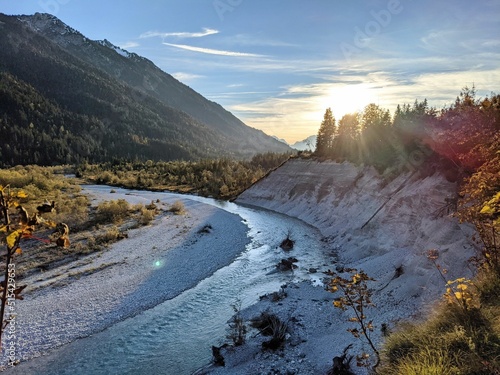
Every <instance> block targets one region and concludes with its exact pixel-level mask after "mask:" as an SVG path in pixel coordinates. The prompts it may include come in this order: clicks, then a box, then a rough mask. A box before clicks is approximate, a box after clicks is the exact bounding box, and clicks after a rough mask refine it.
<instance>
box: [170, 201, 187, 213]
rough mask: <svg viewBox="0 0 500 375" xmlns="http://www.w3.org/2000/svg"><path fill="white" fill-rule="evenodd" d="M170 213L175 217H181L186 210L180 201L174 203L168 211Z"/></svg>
mask: <svg viewBox="0 0 500 375" xmlns="http://www.w3.org/2000/svg"><path fill="white" fill-rule="evenodd" d="M169 211H170V212H173V213H174V214H176V215H182V214H184V212H186V208H185V207H184V203H182V202H181V201H175V202H174V203H173V204H172V206H170V209H169Z"/></svg>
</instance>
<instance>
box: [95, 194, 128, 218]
mask: <svg viewBox="0 0 500 375" xmlns="http://www.w3.org/2000/svg"><path fill="white" fill-rule="evenodd" d="M129 212H130V205H129V203H128V202H127V201H126V200H125V199H118V200H112V201H106V202H102V203H99V205H98V206H97V219H98V221H99V222H113V223H118V222H120V221H122V220H123V219H125V218H126V217H127V216H128V215H129Z"/></svg>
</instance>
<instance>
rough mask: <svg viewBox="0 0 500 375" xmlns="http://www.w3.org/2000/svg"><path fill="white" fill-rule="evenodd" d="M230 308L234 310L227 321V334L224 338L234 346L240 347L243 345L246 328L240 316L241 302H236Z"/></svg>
mask: <svg viewBox="0 0 500 375" xmlns="http://www.w3.org/2000/svg"><path fill="white" fill-rule="evenodd" d="M231 307H232V308H233V310H234V315H233V316H232V318H231V319H230V320H229V323H228V324H229V333H228V335H227V336H226V337H227V338H228V339H230V340H231V341H232V342H233V345H234V346H240V345H243V344H244V343H245V337H246V333H247V326H246V325H245V321H244V320H243V317H242V316H241V302H239V301H238V302H237V303H235V304H234V305H231Z"/></svg>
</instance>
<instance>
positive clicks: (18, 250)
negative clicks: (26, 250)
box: [16, 247, 23, 255]
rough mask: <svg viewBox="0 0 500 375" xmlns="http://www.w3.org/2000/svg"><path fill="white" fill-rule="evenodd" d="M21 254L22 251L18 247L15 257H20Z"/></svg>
mask: <svg viewBox="0 0 500 375" xmlns="http://www.w3.org/2000/svg"><path fill="white" fill-rule="evenodd" d="M22 253H23V251H22V250H21V248H20V247H18V248H17V249H16V254H17V255H21V254H22Z"/></svg>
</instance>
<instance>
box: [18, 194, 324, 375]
mask: <svg viewBox="0 0 500 375" xmlns="http://www.w3.org/2000/svg"><path fill="white" fill-rule="evenodd" d="M110 189H111V188H110V187H108V186H88V187H85V190H86V191H88V192H90V193H93V194H99V193H100V192H105V191H106V192H109V190H110ZM115 190H116V194H115V196H116V198H120V197H122V196H131V195H133V196H136V197H141V198H144V199H145V200H147V201H151V200H153V199H158V198H159V199H164V198H169V199H170V198H172V197H177V198H178V199H182V200H183V201H185V202H188V203H189V200H192V201H198V202H202V203H205V204H208V205H213V206H216V207H218V208H220V209H222V210H225V211H227V212H230V213H233V214H237V215H239V216H240V217H241V220H242V221H243V222H244V223H245V224H246V225H247V226H248V228H249V230H248V236H249V239H250V243H249V245H248V246H247V247H246V249H245V251H244V252H243V253H241V254H240V255H239V256H238V257H237V258H236V259H235V260H234V261H233V262H232V263H231V264H229V265H228V266H226V267H223V268H221V269H219V270H217V271H216V272H215V273H214V274H213V275H211V276H210V277H208V278H206V279H204V280H202V281H201V282H200V283H198V284H197V285H196V286H195V287H194V288H192V289H189V290H186V291H185V292H183V293H181V294H179V295H178V296H176V297H175V298H172V299H169V300H166V301H164V302H162V303H160V304H159V305H157V306H155V307H154V308H152V309H149V310H146V311H143V312H142V313H140V314H138V315H136V316H134V317H132V318H129V319H126V320H123V321H120V322H118V323H116V324H114V325H112V326H110V327H108V328H107V329H105V330H104V331H102V332H98V333H96V334H94V335H92V336H89V337H85V338H81V339H78V340H75V341H73V342H72V343H70V344H67V345H64V346H63V347H61V348H58V349H55V350H54V351H53V352H51V353H50V354H49V355H46V356H43V357H41V358H37V359H34V360H33V364H34V363H36V369H34V370H30V368H31V369H32V368H33V367H34V366H29V365H28V366H24V365H21V366H20V368H19V369H18V371H19V370H22V371H21V372H19V373H23V374H31V373H32V374H37V375H44V374H50V375H63V374H67V375H88V374H134V375H137V374H148V375H154V374H167V375H168V374H172V375H174V374H175V375H183V374H191V373H193V372H194V371H195V370H196V369H198V368H200V367H202V366H204V365H206V364H207V363H209V362H210V360H211V357H212V354H211V346H212V345H221V344H222V343H224V342H227V340H226V339H225V336H226V335H227V327H228V325H227V321H228V320H229V319H230V318H231V316H232V314H233V310H232V308H231V305H233V304H235V303H237V301H240V302H241V306H242V308H245V307H247V306H249V305H251V304H254V303H256V302H257V301H258V299H259V296H261V295H264V294H267V293H270V292H274V291H277V290H279V288H280V286H281V285H283V284H285V283H289V282H296V281H301V280H311V281H312V282H315V283H318V282H319V281H320V279H321V277H322V275H321V274H320V273H310V272H309V269H310V268H323V266H324V265H325V264H328V262H329V261H328V260H327V258H326V255H325V252H324V250H323V248H324V245H323V243H322V242H321V238H322V236H321V234H320V233H319V231H318V230H317V229H315V228H314V227H311V226H310V225H308V224H306V223H304V222H302V221H300V220H297V219H295V218H291V217H288V216H285V215H282V214H278V213H275V212H271V211H266V210H262V209H258V208H255V207H246V206H241V205H238V204H235V203H229V202H225V201H217V200H214V199H209V198H202V197H196V196H186V195H177V194H174V193H158V192H147V191H128V190H124V189H116V188H115ZM288 232H290V233H291V236H292V238H293V240H294V241H295V245H294V248H293V250H292V251H291V252H289V253H284V252H283V250H281V249H280V248H279V244H280V242H281V240H282V239H283V238H285V236H286V235H287V233H288ZM288 256H294V257H296V258H297V259H298V260H299V262H298V263H297V265H298V266H299V268H298V269H296V270H294V271H293V272H291V271H289V272H277V271H276V267H275V265H276V264H277V263H278V262H279V261H280V260H281V259H282V258H285V257H288ZM330 262H331V258H330ZM18 371H14V373H18ZM31 371H33V372H31Z"/></svg>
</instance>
